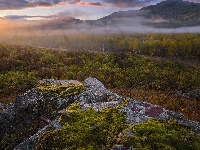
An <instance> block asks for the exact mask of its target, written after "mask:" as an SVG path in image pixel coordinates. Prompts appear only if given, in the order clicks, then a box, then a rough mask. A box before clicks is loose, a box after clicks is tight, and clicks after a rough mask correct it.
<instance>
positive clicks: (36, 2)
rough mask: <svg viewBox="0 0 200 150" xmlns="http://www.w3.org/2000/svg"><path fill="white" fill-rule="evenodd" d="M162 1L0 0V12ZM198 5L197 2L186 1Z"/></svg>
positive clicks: (128, 4)
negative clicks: (57, 6)
mask: <svg viewBox="0 0 200 150" xmlns="http://www.w3.org/2000/svg"><path fill="white" fill-rule="evenodd" d="M161 1H164V0H101V1H100V0H99V2H97V1H94V2H87V1H82V0H0V10H19V9H25V8H32V7H54V6H55V5H73V4H76V5H79V6H93V7H118V8H128V7H129V8H130V7H144V6H148V5H150V4H156V3H158V2H161ZM188 1H191V2H196V3H199V2H200V1H199V0H188Z"/></svg>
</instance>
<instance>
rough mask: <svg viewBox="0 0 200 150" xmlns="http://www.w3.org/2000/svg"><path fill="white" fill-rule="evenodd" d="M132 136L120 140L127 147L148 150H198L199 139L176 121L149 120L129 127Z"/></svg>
mask: <svg viewBox="0 0 200 150" xmlns="http://www.w3.org/2000/svg"><path fill="white" fill-rule="evenodd" d="M130 130H131V132H133V134H134V136H130V137H126V136H123V138H121V139H120V143H122V144H124V145H126V146H127V147H131V146H132V147H133V148H141V149H143V148H144V149H148V150H155V149H157V150H163V149H166V150H175V149H176V150H197V149H200V137H199V136H197V135H196V134H195V133H193V132H190V131H189V130H187V129H186V128H185V127H184V126H181V125H178V124H177V122H176V121H174V120H170V121H168V122H167V121H163V122H161V121H157V120H149V121H146V122H144V123H142V124H138V125H134V126H132V127H131V129H130Z"/></svg>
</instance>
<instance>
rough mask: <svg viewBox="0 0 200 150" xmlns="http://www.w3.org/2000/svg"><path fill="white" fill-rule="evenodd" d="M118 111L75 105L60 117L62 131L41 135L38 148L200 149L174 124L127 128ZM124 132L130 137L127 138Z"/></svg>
mask: <svg viewBox="0 0 200 150" xmlns="http://www.w3.org/2000/svg"><path fill="white" fill-rule="evenodd" d="M121 107H122V106H120V107H118V108H108V109H104V110H103V111H102V112H96V111H94V110H93V109H87V110H86V111H83V110H81V109H80V105H77V104H76V105H74V106H72V107H70V108H69V109H68V110H67V111H66V113H65V114H63V115H62V116H61V117H60V123H61V125H62V126H63V127H62V129H61V130H57V131H51V132H48V133H44V134H43V135H42V136H41V137H40V139H39V144H38V147H37V148H38V149H92V150H100V149H111V148H112V147H113V145H123V146H125V147H126V148H127V149H128V148H130V147H132V149H142V150H143V149H146V150H163V149H164V150H175V149H176V150H197V149H199V148H200V137H199V136H197V135H196V134H195V133H192V132H190V131H189V130H187V129H186V128H185V127H184V126H181V125H178V124H177V123H176V122H175V121H174V120H170V121H157V120H149V121H146V122H144V123H141V124H138V125H132V126H130V125H128V124H126V118H125V115H124V114H123V113H122V112H120V111H119V110H120V108H121ZM127 132H132V133H133V135H132V136H126V133H127ZM52 141H54V142H52Z"/></svg>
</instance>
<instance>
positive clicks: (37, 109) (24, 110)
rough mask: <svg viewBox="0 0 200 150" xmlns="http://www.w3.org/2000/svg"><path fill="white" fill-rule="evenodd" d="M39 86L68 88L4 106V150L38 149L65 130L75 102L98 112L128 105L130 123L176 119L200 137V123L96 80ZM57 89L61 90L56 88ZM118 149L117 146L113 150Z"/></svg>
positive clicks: (0, 108) (0, 117)
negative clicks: (63, 121) (65, 116)
mask: <svg viewBox="0 0 200 150" xmlns="http://www.w3.org/2000/svg"><path fill="white" fill-rule="evenodd" d="M38 85H42V86H45V88H44V89H45V90H46V89H50V91H51V90H52V89H51V87H52V88H53V90H55V89H56V90H57V91H59V90H61V91H60V92H62V93H63V91H62V90H63V89H64V93H65V95H63V94H62V96H61V97H59V96H58V95H56V94H52V93H48V92H46V91H45V92H43V91H42V90H41V89H42V88H35V89H31V90H30V91H28V92H26V93H24V94H20V95H18V97H17V98H16V101H15V103H13V104H9V105H4V104H0V124H1V126H0V131H1V132H0V142H1V144H0V145H1V149H13V148H14V149H15V150H18V149H24V150H29V149H30V150H31V149H34V147H35V146H36V145H37V140H38V138H39V136H40V135H41V134H43V133H44V132H47V131H49V130H57V129H60V128H62V126H61V125H60V124H59V121H58V118H59V117H60V115H61V114H62V113H65V112H66V109H67V108H68V107H69V106H71V105H72V104H74V103H78V104H80V106H81V108H82V109H83V110H85V109H87V108H94V110H96V111H102V110H103V109H105V108H108V107H117V106H119V105H121V104H122V103H126V104H127V105H126V106H125V107H124V108H123V109H121V111H124V112H126V120H127V123H129V124H138V123H141V122H144V121H146V120H149V119H158V120H169V119H171V118H172V119H175V120H177V122H178V123H179V124H182V125H185V126H188V127H191V129H193V131H195V132H197V133H198V134H200V123H198V122H194V121H189V120H186V119H185V117H184V116H183V115H182V114H180V113H176V112H172V111H169V110H166V109H165V108H163V107H161V106H156V105H152V104H149V103H145V102H141V101H139V100H135V99H130V98H124V97H121V96H119V95H117V94H115V93H112V92H110V91H108V90H107V89H106V88H105V87H104V85H103V84H102V83H101V82H100V81H98V80H97V79H95V78H88V79H86V80H84V81H83V83H82V82H79V81H76V80H53V79H48V80H46V79H45V80H40V81H39V82H38ZM82 85H84V90H83V91H81V90H80V89H78V87H79V86H80V87H81V89H82ZM46 86H48V88H46ZM56 86H58V87H60V89H59V88H55V87H56ZM74 89H75V90H79V93H77V92H75V94H72V92H73V90H74ZM67 92H69V93H70V94H69V93H67ZM117 148H118V147H117V146H116V147H115V148H113V149H117Z"/></svg>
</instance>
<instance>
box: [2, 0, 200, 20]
mask: <svg viewBox="0 0 200 150" xmlns="http://www.w3.org/2000/svg"><path fill="white" fill-rule="evenodd" d="M161 1H163V0H0V21H2V20H13V21H18V20H30V21H31V20H32V21H33V20H51V19H55V18H57V17H59V16H65V17H66V16H67V17H74V18H77V19H81V20H96V19H99V18H102V17H104V16H106V15H109V14H111V13H113V12H118V11H126V10H138V9H140V8H142V7H145V6H149V5H155V4H156V3H158V2H161ZM189 1H191V2H200V0H189Z"/></svg>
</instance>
